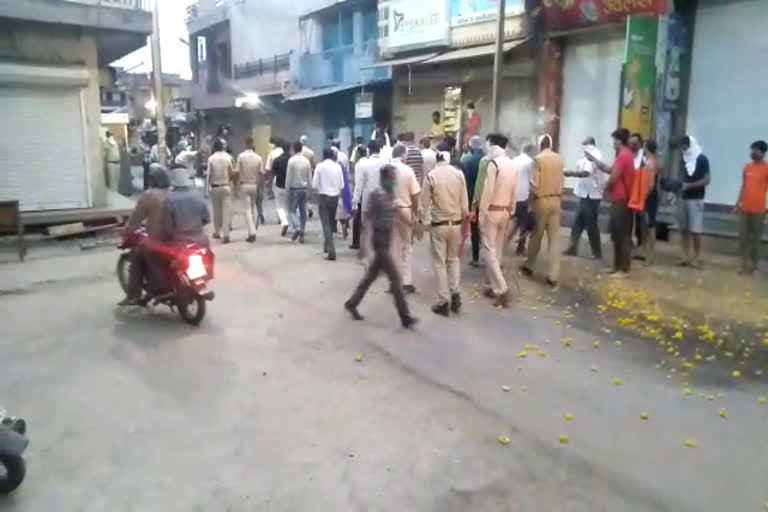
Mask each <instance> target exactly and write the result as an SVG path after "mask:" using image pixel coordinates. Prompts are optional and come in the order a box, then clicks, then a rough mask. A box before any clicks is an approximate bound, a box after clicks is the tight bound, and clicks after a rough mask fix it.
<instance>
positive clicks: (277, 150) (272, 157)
mask: <svg viewBox="0 0 768 512" xmlns="http://www.w3.org/2000/svg"><path fill="white" fill-rule="evenodd" d="M282 154H283V148H280V147H277V148H275V149H273V150H272V151H270V152H269V154H268V155H267V163H266V164H265V165H264V169H266V170H268V171H271V170H272V162H274V161H275V158H277V157H279V156H280V155H282Z"/></svg>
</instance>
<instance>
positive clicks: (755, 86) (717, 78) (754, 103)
mask: <svg viewBox="0 0 768 512" xmlns="http://www.w3.org/2000/svg"><path fill="white" fill-rule="evenodd" d="M766 19H768V1H766V0H741V1H736V2H729V3H721V2H713V1H711V0H702V1H700V2H699V8H698V11H697V12H696V28H695V30H694V41H693V63H692V69H691V81H690V89H689V99H688V119H687V122H686V131H687V133H688V134H689V135H692V136H694V137H696V139H697V140H698V141H699V144H700V145H701V147H702V149H703V151H704V153H705V154H706V155H707V157H708V158H709V164H710V169H711V172H712V175H711V176H712V183H711V184H710V185H709V187H707V196H706V201H707V202H712V203H721V204H734V202H735V201H736V196H737V195H738V193H739V187H740V186H741V169H742V168H743V166H744V164H745V163H746V162H747V161H748V159H749V145H750V144H751V143H752V142H754V141H755V140H757V139H764V140H766V139H768V121H767V117H766V116H768V81H766V77H768V70H767V69H766V62H768V32H766V29H765V20H766Z"/></svg>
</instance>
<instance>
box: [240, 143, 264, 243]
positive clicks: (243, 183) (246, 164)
mask: <svg viewBox="0 0 768 512" xmlns="http://www.w3.org/2000/svg"><path fill="white" fill-rule="evenodd" d="M235 176H236V178H235V179H236V180H237V181H238V182H239V184H240V197H241V199H242V202H243V207H244V208H245V221H246V224H247V225H248V238H246V239H245V240H246V242H249V243H253V242H255V241H256V228H258V226H259V222H260V221H261V219H263V218H264V214H263V212H262V209H261V208H262V206H261V203H260V201H259V200H258V199H259V195H260V193H261V192H262V190H263V189H262V187H261V181H262V179H263V177H264V167H263V164H262V160H261V157H260V156H259V155H257V154H256V149H255V145H254V143H253V138H252V137H248V138H247V139H245V151H243V152H242V153H240V155H239V156H238V157H237V165H236V166H235ZM254 207H255V208H256V210H257V212H258V217H255V216H254ZM254 217H255V220H254Z"/></svg>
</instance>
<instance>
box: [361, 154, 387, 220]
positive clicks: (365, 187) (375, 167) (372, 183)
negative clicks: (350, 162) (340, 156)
mask: <svg viewBox="0 0 768 512" xmlns="http://www.w3.org/2000/svg"><path fill="white" fill-rule="evenodd" d="M386 163H387V161H386V160H385V159H384V158H383V157H382V156H381V155H380V154H379V153H376V154H374V155H371V156H369V157H367V158H361V159H360V161H359V162H357V165H355V195H354V199H353V202H352V204H354V205H357V204H360V203H362V205H363V211H366V209H367V206H368V197H369V196H370V195H371V192H373V191H374V190H376V189H377V188H379V184H380V181H381V177H380V172H379V171H381V168H382V167H383V166H384V165H385V164H386Z"/></svg>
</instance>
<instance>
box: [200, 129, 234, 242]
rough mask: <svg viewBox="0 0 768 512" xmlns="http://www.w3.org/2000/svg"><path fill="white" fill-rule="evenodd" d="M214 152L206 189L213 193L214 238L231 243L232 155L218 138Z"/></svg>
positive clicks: (210, 161)
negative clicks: (225, 149)
mask: <svg viewBox="0 0 768 512" xmlns="http://www.w3.org/2000/svg"><path fill="white" fill-rule="evenodd" d="M213 151H214V153H213V154H212V155H211V156H210V157H209V158H208V172H207V180H208V183H207V186H206V190H208V191H209V193H210V194H211V202H212V203H213V238H222V232H223V233H224V236H223V238H222V242H223V243H225V244H228V243H229V230H230V227H231V225H232V223H231V219H232V187H231V186H230V183H231V182H232V177H233V175H234V169H233V168H232V157H230V156H229V154H228V153H226V152H225V151H224V143H223V142H222V140H221V139H216V141H215V142H214V143H213Z"/></svg>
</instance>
